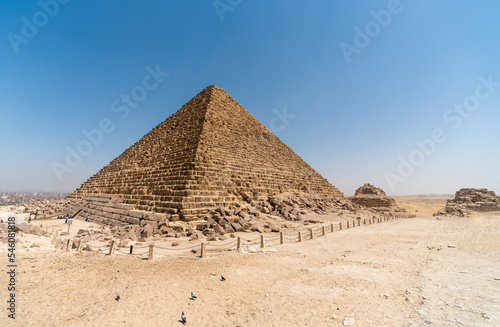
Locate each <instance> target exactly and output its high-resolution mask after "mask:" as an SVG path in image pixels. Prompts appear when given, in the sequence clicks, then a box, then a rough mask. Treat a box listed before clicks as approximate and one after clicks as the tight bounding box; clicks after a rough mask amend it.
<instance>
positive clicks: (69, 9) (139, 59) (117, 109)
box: [0, 0, 500, 195]
mask: <svg viewBox="0 0 500 327" xmlns="http://www.w3.org/2000/svg"><path fill="white" fill-rule="evenodd" d="M222 3H224V4H225V5H220V2H214V1H203V2H197V3H196V5H194V4H187V3H184V2H162V1H150V2H147V3H139V2H122V1H117V0H112V1H107V2H105V3H102V2H99V1H95V0H90V1H86V2H77V1H69V2H66V1H61V2H58V1H56V0H54V1H40V2H38V1H27V2H8V3H3V4H2V9H3V10H2V11H1V12H0V26H1V31H2V34H1V35H2V40H3V41H2V42H1V43H0V53H1V61H0V63H1V64H0V95H1V96H0V108H2V109H0V110H1V111H0V115H1V117H2V128H0V138H1V139H2V140H4V142H2V143H1V145H0V153H1V154H2V155H1V159H0V190H1V191H3V192H21V191H23V190H32V191H33V190H40V191H42V190H43V191H45V192H46V191H50V192H64V193H69V192H71V191H73V190H74V189H76V188H77V187H79V186H80V185H81V184H82V183H83V182H84V181H85V180H87V179H88V178H90V177H91V176H92V175H94V174H95V173H97V172H98V171H99V170H100V169H101V168H103V167H104V166H105V165H107V164H108V163H109V162H110V161H111V160H113V159H114V158H116V157H117V156H119V155H120V154H121V153H122V152H123V151H125V150H126V149H127V148H129V147H130V146H132V145H133V144H134V143H135V142H137V141H138V140H139V139H140V138H141V137H142V136H143V135H145V134H146V133H148V132H149V131H150V130H151V129H152V128H154V127H155V126H156V125H158V124H159V123H161V122H162V121H164V120H165V119H166V118H167V117H169V116H170V115H172V114H173V113H174V112H176V111H177V110H178V109H180V108H181V106H182V105H183V104H184V103H186V102H187V101H189V100H190V99H191V98H192V97H194V96H195V95H196V94H197V93H198V92H200V91H201V90H202V89H204V88H205V87H206V86H208V85H212V84H215V85H218V86H219V87H221V88H223V89H224V90H225V91H226V92H227V93H228V94H229V95H231V96H232V97H233V98H234V99H235V100H236V101H238V102H239V103H240V104H241V105H242V106H243V107H244V108H245V109H247V110H248V111H249V112H250V113H251V114H252V115H254V116H255V117H256V118H257V119H258V120H259V121H260V122H262V123H263V124H264V125H265V126H266V127H267V128H269V129H270V130H271V131H272V132H273V133H274V134H275V135H277V136H278V137H279V138H280V139H281V140H282V141H283V142H284V143H285V144H287V145H288V146H289V147H290V148H291V149H292V150H293V151H294V152H295V153H297V154H298V155H299V156H300V157H301V158H302V159H303V160H304V161H306V162H307V163H308V164H309V165H310V166H311V167H312V168H313V169H315V170H316V171H318V172H319V173H320V174H321V175H322V176H324V177H325V178H327V179H328V181H329V182H330V183H331V184H332V185H334V186H335V187H337V188H338V189H339V190H340V191H341V192H343V193H344V194H345V195H353V194H354V191H355V190H356V189H357V188H358V187H360V186H362V185H363V184H364V183H370V184H372V185H375V186H377V187H380V188H382V189H383V190H384V191H385V192H386V193H387V194H388V195H413V194H454V193H455V192H456V191H458V190H459V189H461V188H466V187H473V188H487V189H489V190H492V191H495V192H496V193H497V194H499V193H500V172H499V171H498V166H499V163H500V147H499V146H498V144H499V141H500V129H499V128H498V126H499V123H500V110H499V109H500V66H499V65H498V58H500V40H499V39H498V35H500V22H499V20H498V12H500V11H499V10H500V3H499V2H494V1H485V2H478V3H471V2H465V1H458V2H453V4H451V3H450V4H446V3H440V2H434V1H430V0H422V1H410V0H401V1H396V0H386V1H368V0H361V1H358V2H356V4H353V3H350V2H340V1H334V2H332V1H326V0H320V1H315V2H313V3H305V2H300V3H299V2H290V1H286V0H277V1H273V2H269V1H264V0H255V1H239V2H227V1H222ZM242 160H244V158H242Z"/></svg>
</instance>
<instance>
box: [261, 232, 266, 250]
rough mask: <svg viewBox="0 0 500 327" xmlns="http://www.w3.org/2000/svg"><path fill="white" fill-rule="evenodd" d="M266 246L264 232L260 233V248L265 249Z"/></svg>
mask: <svg viewBox="0 0 500 327" xmlns="http://www.w3.org/2000/svg"><path fill="white" fill-rule="evenodd" d="M264 246H265V244H264V234H261V235H260V248H261V249H263V248H264Z"/></svg>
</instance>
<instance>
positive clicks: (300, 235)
mask: <svg viewBox="0 0 500 327" xmlns="http://www.w3.org/2000/svg"><path fill="white" fill-rule="evenodd" d="M299 242H302V232H299Z"/></svg>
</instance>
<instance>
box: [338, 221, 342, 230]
mask: <svg viewBox="0 0 500 327" xmlns="http://www.w3.org/2000/svg"><path fill="white" fill-rule="evenodd" d="M339 227H340V230H342V222H340V223H339Z"/></svg>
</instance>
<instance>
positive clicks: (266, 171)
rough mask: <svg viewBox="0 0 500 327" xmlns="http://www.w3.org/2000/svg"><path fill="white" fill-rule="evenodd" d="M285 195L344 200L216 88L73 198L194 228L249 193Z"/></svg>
mask: <svg viewBox="0 0 500 327" xmlns="http://www.w3.org/2000/svg"><path fill="white" fill-rule="evenodd" d="M284 192H309V193H314V194H316V195H318V196H321V197H324V198H339V197H343V195H342V193H340V192H339V190H338V189H337V188H335V187H334V186H333V185H331V184H330V183H329V182H328V181H327V180H326V179H325V178H323V177H322V176H321V175H320V174H319V173H317V172H316V171H315V170H314V169H312V168H311V167H310V166H309V165H308V164H307V163H306V162H304V161H303V160H302V159H301V158H300V157H299V156H298V155H297V154H295V153H294V152H293V151H292V150H291V149H290V148H289V147H288V146H286V145H285V144H284V143H283V142H282V141H281V140H280V139H279V138H278V137H276V136H275V135H274V134H273V133H272V132H271V131H270V130H268V129H267V128H266V127H265V126H264V125H263V124H261V123H260V122H259V121H258V120H257V119H256V118H255V117H253V116H252V115H251V114H250V113H249V112H248V111H246V110H245V109H244V108H243V107H242V106H241V105H240V104H239V103H237V102H236V101H235V100H234V99H233V98H232V97H231V96H229V95H228V94H227V93H226V92H225V91H224V90H223V89H221V88H219V87H217V86H215V85H211V86H209V87H207V88H205V89H204V90H203V91H201V92H200V93H199V94H198V95H196V96H195V97H194V98H192V99H191V100H190V101H189V102H187V103H186V104H185V105H184V106H182V108H181V109H179V110H178V111H177V112H176V113H174V114H173V115H172V116H170V117H168V118H167V119H166V120H165V121H163V122H162V123H160V124H159V125H158V126H156V127H155V128H153V130H151V131H150V132H149V133H147V134H146V135H145V136H144V137H142V138H141V139H140V140H139V141H138V142H137V143H135V144H134V145H133V146H131V147H130V148H128V149H127V150H125V151H124V152H123V153H122V154H121V155H120V156H118V157H117V158H116V159H114V160H113V161H111V163H109V164H108V165H107V166H105V167H104V168H102V169H101V170H100V171H99V172H98V173H97V174H95V175H94V176H92V177H90V178H89V179H88V180H87V181H86V182H84V183H83V184H82V185H81V186H80V187H79V188H78V189H76V190H75V191H74V192H72V193H71V194H70V195H69V198H71V199H74V200H78V199H80V200H87V201H86V202H85V203H86V204H85V205H86V206H92V204H95V203H99V201H101V202H103V203H104V202H105V201H110V202H113V203H120V204H122V207H123V209H127V210H141V211H150V212H156V213H163V214H168V215H170V216H171V217H172V218H173V219H171V220H177V219H181V220H191V219H197V218H202V215H203V214H205V213H206V212H208V211H210V210H213V209H214V208H215V207H217V206H218V205H221V204H222V205H227V204H230V203H234V202H239V201H242V195H243V194H244V193H247V194H248V193H250V194H252V195H253V196H257V197H258V196H267V195H277V194H280V193H284ZM103 199H104V200H103ZM80 205H82V204H80ZM94 207H95V208H101V209H102V207H99V206H97V205H95V206H94ZM113 208H116V206H113ZM109 210H111V209H109ZM113 210H114V209H113ZM116 210H118V209H116ZM87 211H89V210H87ZM109 212H112V214H114V216H112V218H110V219H115V220H118V221H122V222H126V221H124V219H121V218H120V215H121V214H123V213H121V212H119V211H109ZM108 223H109V221H108Z"/></svg>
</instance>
